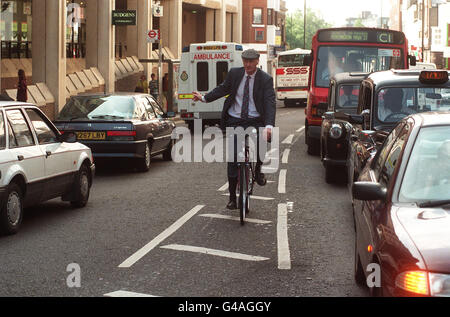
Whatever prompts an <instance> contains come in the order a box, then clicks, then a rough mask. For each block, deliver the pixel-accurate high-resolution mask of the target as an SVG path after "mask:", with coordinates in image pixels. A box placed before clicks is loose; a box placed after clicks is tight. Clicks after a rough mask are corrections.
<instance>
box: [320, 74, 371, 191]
mask: <svg viewBox="0 0 450 317" xmlns="http://www.w3.org/2000/svg"><path fill="white" fill-rule="evenodd" d="M367 75H368V73H339V74H336V75H335V76H333V77H332V78H331V79H330V89H329V90H328V109H327V112H325V114H324V115H323V117H322V119H323V120H322V127H321V133H320V158H321V161H322V163H323V166H324V167H325V181H326V182H327V183H331V182H335V181H337V180H338V176H339V175H340V174H343V175H344V176H343V177H342V179H343V180H344V181H346V176H345V175H346V173H345V172H344V171H345V167H346V165H347V154H348V144H349V136H350V134H351V129H352V125H351V124H350V123H349V122H348V120H349V115H351V114H356V109H357V106H358V95H359V86H360V84H361V81H362V80H363V79H364V78H366V77H367ZM340 172H344V173H340Z"/></svg>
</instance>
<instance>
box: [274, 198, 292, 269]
mask: <svg viewBox="0 0 450 317" xmlns="http://www.w3.org/2000/svg"><path fill="white" fill-rule="evenodd" d="M287 229H288V226H287V206H286V204H278V223H277V243H278V269H280V270H290V269H291V252H290V251H289V239H288V232H287Z"/></svg>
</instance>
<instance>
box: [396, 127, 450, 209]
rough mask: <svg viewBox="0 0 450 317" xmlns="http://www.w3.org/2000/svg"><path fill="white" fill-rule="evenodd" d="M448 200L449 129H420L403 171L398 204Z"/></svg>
mask: <svg viewBox="0 0 450 317" xmlns="http://www.w3.org/2000/svg"><path fill="white" fill-rule="evenodd" d="M444 199H450V126H437V127H427V128H422V129H421V131H420V133H419V135H418V137H417V139H416V142H415V144H414V148H413V150H412V152H411V156H410V158H409V162H408V166H407V167H406V171H405V176H404V177H403V181H402V185H401V188H400V196H399V201H400V202H416V203H421V202H424V201H434V200H444Z"/></svg>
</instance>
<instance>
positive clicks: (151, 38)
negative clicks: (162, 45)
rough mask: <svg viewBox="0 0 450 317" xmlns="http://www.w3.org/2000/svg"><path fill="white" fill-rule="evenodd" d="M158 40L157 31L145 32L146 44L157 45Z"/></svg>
mask: <svg viewBox="0 0 450 317" xmlns="http://www.w3.org/2000/svg"><path fill="white" fill-rule="evenodd" d="M159 39H160V34H159V30H150V31H148V32H147V42H149V43H158V42H159Z"/></svg>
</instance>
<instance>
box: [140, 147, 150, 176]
mask: <svg viewBox="0 0 450 317" xmlns="http://www.w3.org/2000/svg"><path fill="white" fill-rule="evenodd" d="M150 162H151V155H150V144H149V143H148V142H147V143H145V150H144V157H143V158H141V159H140V160H139V167H138V170H139V171H140V172H148V170H149V169H150Z"/></svg>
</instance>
